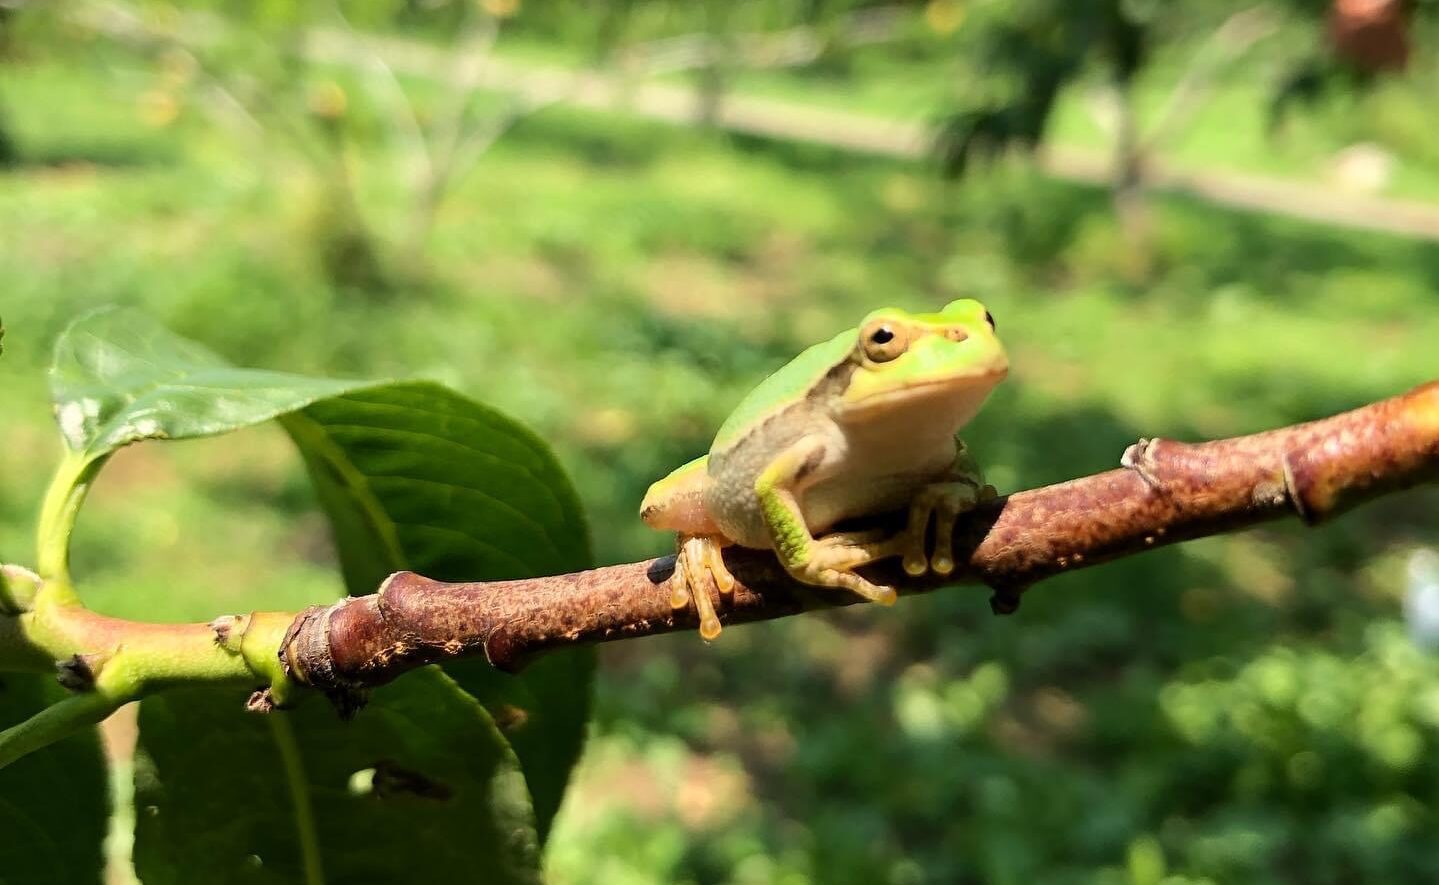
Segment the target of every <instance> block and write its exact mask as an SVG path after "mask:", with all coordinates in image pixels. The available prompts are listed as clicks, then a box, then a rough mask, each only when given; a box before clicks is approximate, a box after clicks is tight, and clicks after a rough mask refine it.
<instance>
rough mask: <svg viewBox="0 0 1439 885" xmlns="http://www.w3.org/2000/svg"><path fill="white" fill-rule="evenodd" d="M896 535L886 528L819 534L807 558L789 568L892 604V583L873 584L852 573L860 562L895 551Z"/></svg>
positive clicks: (799, 574) (826, 584)
mask: <svg viewBox="0 0 1439 885" xmlns="http://www.w3.org/2000/svg"><path fill="white" fill-rule="evenodd" d="M898 540H899V539H898V538H897V537H895V536H893V535H891V534H889V533H888V532H885V531H867V532H835V533H834V534H832V535H825V536H824V537H823V538H818V539H816V540H815V541H814V544H813V545H812V546H811V547H810V555H809V559H808V561H807V562H805V563H804V564H802V565H799V566H796V567H794V568H791V569H790V573H791V574H793V575H794V576H795V578H797V579H799V580H801V581H803V582H804V583H806V584H816V585H818V586H821V587H842V588H844V589H846V590H849V591H850V592H852V593H855V594H857V595H859V596H862V597H864V598H865V599H868V600H869V601H870V602H877V603H879V604H880V605H894V601H895V599H896V598H897V595H896V593H895V590H894V588H893V587H885V586H882V585H880V584H875V583H873V582H871V581H868V580H866V579H865V578H862V577H860V576H859V575H857V574H855V573H854V570H855V569H857V568H859V567H860V566H864V565H868V564H869V563H871V562H875V561H876V560H880V559H886V558H888V557H891V556H896V555H898V553H899V551H900V548H899V547H898V546H897V542H898Z"/></svg>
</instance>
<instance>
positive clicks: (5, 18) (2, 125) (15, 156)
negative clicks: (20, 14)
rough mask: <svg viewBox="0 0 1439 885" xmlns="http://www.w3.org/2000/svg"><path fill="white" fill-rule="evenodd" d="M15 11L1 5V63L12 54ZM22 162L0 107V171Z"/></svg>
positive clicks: (2, 108)
mask: <svg viewBox="0 0 1439 885" xmlns="http://www.w3.org/2000/svg"><path fill="white" fill-rule="evenodd" d="M14 13H15V10H14V9H12V8H11V7H9V6H5V5H3V4H0V63H3V62H5V61H7V60H8V57H9V54H10V32H11V29H12V27H13V25H12V24H11V21H12V18H11V17H12V16H13V15H14ZM19 162H20V151H19V148H17V147H16V145H15V140H14V139H13V138H11V137H10V130H9V129H8V128H7V126H6V122H5V108H4V107H3V106H0V169H3V168H7V167H10V166H14V165H15V164H17V163H19Z"/></svg>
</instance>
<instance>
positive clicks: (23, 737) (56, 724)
mask: <svg viewBox="0 0 1439 885" xmlns="http://www.w3.org/2000/svg"><path fill="white" fill-rule="evenodd" d="M118 706H120V704H119V702H117V701H115V700H112V699H111V698H109V697H108V696H106V695H103V694H100V693H99V692H86V693H85V694H77V695H72V696H70V697H68V698H66V699H65V700H63V701H60V702H59V703H57V704H52V705H51V706H49V707H46V708H45V709H43V710H41V711H40V712H39V713H36V714H35V715H34V716H31V717H30V718H29V719H26V720H25V721H24V722H21V723H20V724H19V725H15V726H11V727H10V728H7V729H5V730H4V731H0V768H4V767H5V766H7V765H9V764H10V763H11V762H14V761H15V760H16V759H19V758H20V757H21V756H24V755H25V754H26V753H33V752H34V751H36V750H39V749H41V748H42V747H48V746H49V745H50V744H53V743H55V742H56V741H58V740H61V739H62V738H66V737H69V736H70V735H71V734H74V733H75V732H76V731H78V730H79V729H81V728H83V727H85V726H87V725H94V724H95V723H97V722H99V721H100V720H101V719H104V718H105V717H106V716H109V715H110V714H111V713H113V712H114V711H115V708H116V707H118Z"/></svg>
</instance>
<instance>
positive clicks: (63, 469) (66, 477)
mask: <svg viewBox="0 0 1439 885" xmlns="http://www.w3.org/2000/svg"><path fill="white" fill-rule="evenodd" d="M108 458H109V455H108V454H107V455H101V456H100V457H94V456H91V455H86V454H85V453H83V452H73V451H67V452H66V453H65V456H64V457H63V458H61V459H60V464H59V466H58V467H56V468H55V476H54V478H53V479H51V480H50V487H49V489H47V490H46V492H45V500H44V502H43V503H42V504H41V506H40V520H39V523H38V524H37V529H36V536H35V552H36V561H37V564H38V565H39V572H40V576H41V577H43V578H44V579H45V583H44V584H42V585H41V587H40V589H39V590H38V592H37V594H36V598H37V601H38V600H41V599H43V600H46V601H50V602H56V603H61V604H67V603H68V604H78V603H79V601H80V600H79V597H78V596H77V595H76V594H75V588H74V587H73V586H72V585H71V583H70V535H71V534H72V533H73V532H74V531H75V519H76V517H77V516H79V514H80V505H81V504H83V503H85V496H86V495H87V494H89V492H90V485H91V484H92V483H93V482H94V481H95V475H96V474H97V473H98V472H99V470H100V468H101V466H103V465H104V463H105V461H106V460H108Z"/></svg>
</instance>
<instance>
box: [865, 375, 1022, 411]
mask: <svg viewBox="0 0 1439 885" xmlns="http://www.w3.org/2000/svg"><path fill="white" fill-rule="evenodd" d="M1008 374H1009V365H1008V364H1007V363H1006V364H1002V365H1000V366H997V367H995V368H993V369H991V370H989V371H987V372H980V373H975V374H973V375H962V376H957V377H956V376H953V375H950V376H947V377H943V378H936V379H934V380H933V381H917V382H915V383H913V384H908V385H905V386H904V387H902V388H899V389H897V390H886V391H882V392H875V393H870V394H867V395H864V396H860V397H856V398H855V399H851V400H848V402H846V403H845V407H844V413H845V417H854V418H859V419H864V418H869V417H872V416H873V415H874V413H875V412H876V411H878V410H884V411H886V412H889V411H893V410H895V409H904V408H910V407H918V408H923V409H926V410H933V411H934V418H933V420H935V421H944V420H946V418H948V419H950V420H956V421H959V422H961V423H962V422H964V421H968V420H969V419H970V418H972V417H974V413H975V412H978V411H979V407H980V406H981V405H983V404H984V401H985V399H987V398H988V397H989V394H990V392H991V391H993V390H994V388H995V386H996V385H998V384H999V382H1001V381H1003V380H1004V378H1005V376H1006V375H1008Z"/></svg>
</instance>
